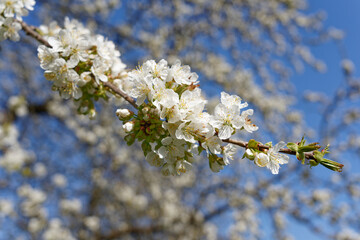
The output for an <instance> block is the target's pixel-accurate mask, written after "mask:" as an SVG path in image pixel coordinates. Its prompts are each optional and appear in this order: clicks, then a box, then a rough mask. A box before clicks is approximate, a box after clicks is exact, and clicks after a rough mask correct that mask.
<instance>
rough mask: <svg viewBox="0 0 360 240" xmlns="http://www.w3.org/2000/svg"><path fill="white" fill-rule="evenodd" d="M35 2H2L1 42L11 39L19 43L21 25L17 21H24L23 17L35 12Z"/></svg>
mask: <svg viewBox="0 0 360 240" xmlns="http://www.w3.org/2000/svg"><path fill="white" fill-rule="evenodd" d="M34 5H35V1H34V0H6V1H4V0H1V1H0V41H2V40H5V39H8V38H9V39H10V40H12V41H19V39H20V35H19V33H18V32H19V31H20V29H21V24H20V23H18V22H16V20H22V16H26V15H27V14H28V10H33V9H34V8H33V6H34Z"/></svg>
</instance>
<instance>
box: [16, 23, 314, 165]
mask: <svg viewBox="0 0 360 240" xmlns="http://www.w3.org/2000/svg"><path fill="white" fill-rule="evenodd" d="M18 22H19V23H20V24H21V26H22V29H23V30H24V32H25V33H26V34H27V35H29V36H31V37H33V38H35V39H36V40H37V41H38V42H40V43H42V44H44V45H45V46H47V47H50V48H51V45H50V44H49V43H48V42H47V41H46V40H45V39H44V38H43V37H42V36H41V35H40V34H39V33H37V32H36V30H34V29H36V27H34V26H30V25H28V24H26V23H25V22H22V21H18ZM103 85H104V86H105V87H107V88H109V89H110V90H112V91H113V92H114V93H116V94H118V95H119V96H120V97H122V98H124V99H125V100H126V101H127V102H129V103H130V104H131V105H132V106H133V107H134V108H136V109H137V108H138V106H137V105H136V101H135V100H134V99H133V98H132V97H130V96H129V95H127V94H126V93H125V92H124V91H122V90H121V89H119V88H118V87H116V86H115V85H114V84H113V83H111V82H104V83H103ZM222 141H223V142H227V143H232V144H235V145H237V146H240V147H243V148H247V145H248V142H245V141H241V140H233V139H225V140H222ZM259 149H260V150H265V149H269V147H268V146H266V145H263V144H260V145H259ZM279 152H281V153H286V154H290V155H296V152H294V151H291V150H290V149H285V148H283V149H281V150H280V151H279ZM305 157H306V158H307V159H315V158H314V154H313V153H305Z"/></svg>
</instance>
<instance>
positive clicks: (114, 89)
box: [103, 82, 138, 109]
mask: <svg viewBox="0 0 360 240" xmlns="http://www.w3.org/2000/svg"><path fill="white" fill-rule="evenodd" d="M103 85H104V86H105V87H108V88H110V89H111V90H112V91H113V92H115V93H116V94H118V95H120V96H121V97H122V98H124V99H125V100H126V101H127V102H128V103H130V104H131V105H132V106H133V107H134V108H136V109H137V108H138V105H136V102H135V100H134V99H133V98H132V97H130V96H129V95H127V94H126V93H125V92H124V91H122V90H121V89H119V88H118V87H116V86H115V85H114V84H113V83H111V82H104V83H103Z"/></svg>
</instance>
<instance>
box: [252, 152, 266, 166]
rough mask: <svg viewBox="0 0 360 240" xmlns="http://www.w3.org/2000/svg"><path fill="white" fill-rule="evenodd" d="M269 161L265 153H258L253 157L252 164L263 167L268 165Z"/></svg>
mask: <svg viewBox="0 0 360 240" xmlns="http://www.w3.org/2000/svg"><path fill="white" fill-rule="evenodd" d="M269 161H270V159H269V157H268V155H266V154H265V153H258V154H256V156H255V161H254V163H255V164H256V165H257V166H259V167H265V166H266V165H267V164H268V163H269Z"/></svg>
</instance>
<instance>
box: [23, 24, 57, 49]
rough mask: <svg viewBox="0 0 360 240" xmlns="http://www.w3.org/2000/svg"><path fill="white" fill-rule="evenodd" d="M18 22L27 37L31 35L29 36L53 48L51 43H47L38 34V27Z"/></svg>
mask: <svg viewBox="0 0 360 240" xmlns="http://www.w3.org/2000/svg"><path fill="white" fill-rule="evenodd" d="M16 21H17V22H18V23H20V24H21V27H22V30H24V32H25V33H26V35H29V36H31V37H33V38H35V39H36V40H37V41H38V42H40V43H42V44H44V45H45V46H47V47H49V48H51V45H50V44H49V42H48V41H46V40H45V38H43V36H41V35H40V34H39V33H38V32H36V27H33V26H30V25H28V24H26V23H25V22H23V21H19V20H16Z"/></svg>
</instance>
